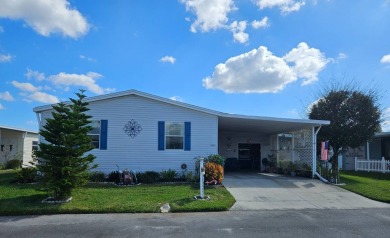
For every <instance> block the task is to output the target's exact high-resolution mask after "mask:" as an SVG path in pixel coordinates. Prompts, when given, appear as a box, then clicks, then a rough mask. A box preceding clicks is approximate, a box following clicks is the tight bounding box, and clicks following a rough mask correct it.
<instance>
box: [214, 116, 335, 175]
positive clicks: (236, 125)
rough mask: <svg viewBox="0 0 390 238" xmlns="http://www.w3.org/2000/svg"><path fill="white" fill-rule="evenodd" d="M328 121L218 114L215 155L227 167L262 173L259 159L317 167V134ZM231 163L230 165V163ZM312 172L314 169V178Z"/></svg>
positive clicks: (262, 167)
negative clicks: (217, 155)
mask: <svg viewBox="0 0 390 238" xmlns="http://www.w3.org/2000/svg"><path fill="white" fill-rule="evenodd" d="M329 124H330V122H329V121H323V120H308V119H285V118H273V117H257V116H243V115H234V114H226V113H221V114H219V115H218V141H219V142H218V143H219V144H218V153H219V154H220V155H222V156H224V157H225V158H227V163H228V164H227V165H228V166H230V165H232V166H233V163H234V164H235V165H234V166H235V167H237V169H246V170H257V171H262V170H264V166H263V165H262V164H261V159H263V158H270V159H271V160H274V161H273V162H274V163H278V162H279V161H282V160H287V161H292V162H294V163H305V164H307V165H308V166H310V167H311V168H315V167H316V142H317V133H318V131H319V130H320V128H321V127H322V126H324V125H329ZM232 161H233V162H232ZM314 172H315V170H313V175H314Z"/></svg>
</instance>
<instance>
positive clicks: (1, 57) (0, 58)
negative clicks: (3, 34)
mask: <svg viewBox="0 0 390 238" xmlns="http://www.w3.org/2000/svg"><path fill="white" fill-rule="evenodd" d="M12 58H13V57H12V56H11V55H9V54H8V55H0V63H4V62H10V61H11V60H12Z"/></svg>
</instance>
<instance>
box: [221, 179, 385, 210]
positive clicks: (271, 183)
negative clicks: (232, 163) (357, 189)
mask: <svg viewBox="0 0 390 238" xmlns="http://www.w3.org/2000/svg"><path fill="white" fill-rule="evenodd" d="M223 184H224V185H225V187H226V188H227V189H228V190H229V192H230V193H231V194H232V195H233V196H234V198H235V199H236V203H235V204H234V205H233V207H232V208H231V210H236V211H237V210H238V211H240V210H241V211H244V210H275V209H276V210H286V209H358V208H390V204H387V203H382V202H377V201H373V200H371V199H368V198H365V197H362V196H360V195H357V194H355V193H352V192H349V191H347V190H344V189H342V188H339V187H337V186H334V185H328V184H324V183H323V182H321V181H319V180H316V179H308V178H301V177H290V176H284V175H278V174H260V173H228V174H226V175H225V179H224V181H223Z"/></svg>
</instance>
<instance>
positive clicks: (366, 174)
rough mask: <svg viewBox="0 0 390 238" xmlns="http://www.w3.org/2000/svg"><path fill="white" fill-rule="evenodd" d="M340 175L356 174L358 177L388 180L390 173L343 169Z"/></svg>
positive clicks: (389, 179)
mask: <svg viewBox="0 0 390 238" xmlns="http://www.w3.org/2000/svg"><path fill="white" fill-rule="evenodd" d="M341 175H342V176H356V177H360V178H367V179H376V180H387V181H390V173H380V172H365V171H344V172H342V173H341ZM348 179H350V178H348Z"/></svg>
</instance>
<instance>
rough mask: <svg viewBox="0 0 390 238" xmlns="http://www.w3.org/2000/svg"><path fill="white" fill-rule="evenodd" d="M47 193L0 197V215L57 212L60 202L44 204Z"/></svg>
mask: <svg viewBox="0 0 390 238" xmlns="http://www.w3.org/2000/svg"><path fill="white" fill-rule="evenodd" d="M47 197H48V194H46V193H42V194H33V195H28V196H17V197H12V198H5V199H0V204H1V208H0V215H8V216H9V215H44V214H58V213H59V209H60V207H61V206H62V204H45V203H42V200H44V199H46V198H47Z"/></svg>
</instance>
